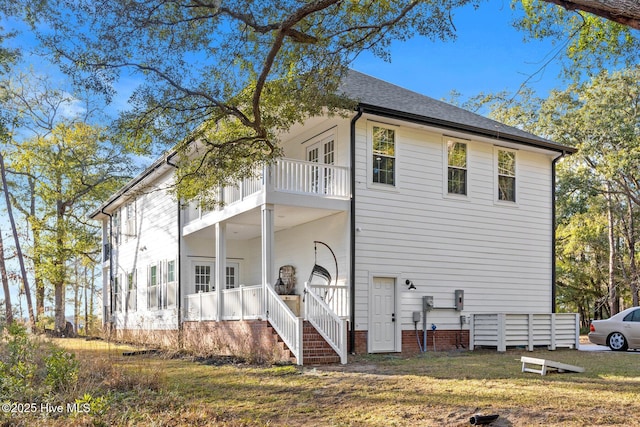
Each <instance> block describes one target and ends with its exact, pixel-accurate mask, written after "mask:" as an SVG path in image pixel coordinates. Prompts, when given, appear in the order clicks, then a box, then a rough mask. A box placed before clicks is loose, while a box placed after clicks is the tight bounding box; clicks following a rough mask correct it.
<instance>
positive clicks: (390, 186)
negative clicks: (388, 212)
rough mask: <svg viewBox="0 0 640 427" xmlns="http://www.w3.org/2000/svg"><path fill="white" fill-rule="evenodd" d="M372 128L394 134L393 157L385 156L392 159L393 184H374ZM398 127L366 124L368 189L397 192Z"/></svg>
mask: <svg viewBox="0 0 640 427" xmlns="http://www.w3.org/2000/svg"><path fill="white" fill-rule="evenodd" d="M374 128H382V129H388V130H392V131H393V132H394V140H393V142H394V155H393V156H385V157H392V158H393V184H386V183H382V182H374V181H373V179H374V173H373V167H374V164H373V162H374V159H373V156H374V154H375V153H374V152H373V132H374ZM398 131H399V127H398V126H394V125H390V124H387V123H380V122H376V121H371V120H370V121H368V122H367V185H368V186H369V187H370V188H375V189H380V190H389V191H397V190H398V188H399V170H400V168H399V164H398V158H399V157H400V156H399V143H398V140H399V135H398V133H399V132H398Z"/></svg>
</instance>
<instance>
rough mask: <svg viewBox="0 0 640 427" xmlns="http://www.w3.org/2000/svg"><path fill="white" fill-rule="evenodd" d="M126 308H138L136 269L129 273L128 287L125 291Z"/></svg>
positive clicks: (130, 309)
mask: <svg viewBox="0 0 640 427" xmlns="http://www.w3.org/2000/svg"><path fill="white" fill-rule="evenodd" d="M124 294H125V295H126V299H125V301H124V304H123V305H124V309H125V310H126V311H136V310H137V309H138V278H137V273H136V270H135V269H134V270H133V271H131V272H129V273H127V289H126V292H125V293H124Z"/></svg>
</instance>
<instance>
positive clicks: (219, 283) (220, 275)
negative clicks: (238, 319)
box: [214, 222, 227, 321]
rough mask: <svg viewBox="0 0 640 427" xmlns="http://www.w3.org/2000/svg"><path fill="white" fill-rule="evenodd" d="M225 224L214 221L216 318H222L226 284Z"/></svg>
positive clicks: (218, 319)
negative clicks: (223, 291) (223, 295)
mask: <svg viewBox="0 0 640 427" xmlns="http://www.w3.org/2000/svg"><path fill="white" fill-rule="evenodd" d="M226 231H227V225H226V224H224V223H221V222H217V223H216V271H215V282H214V283H215V284H216V294H217V296H218V298H217V300H218V307H217V308H218V310H217V311H218V312H217V314H216V320H217V321H220V320H222V314H223V313H224V311H223V310H224V300H223V297H222V290H223V289H224V288H225V287H226V284H227V241H226V239H227V236H226V234H227V233H226Z"/></svg>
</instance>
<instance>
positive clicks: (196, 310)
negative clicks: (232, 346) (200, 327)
mask: <svg viewBox="0 0 640 427" xmlns="http://www.w3.org/2000/svg"><path fill="white" fill-rule="evenodd" d="M186 302H187V304H186V307H185V320H196V321H202V320H216V318H217V317H218V294H217V293H216V292H199V293H197V294H191V295H187V301H186Z"/></svg>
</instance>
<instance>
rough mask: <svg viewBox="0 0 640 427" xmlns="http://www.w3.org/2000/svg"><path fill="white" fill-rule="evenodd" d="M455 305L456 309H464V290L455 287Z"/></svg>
mask: <svg viewBox="0 0 640 427" xmlns="http://www.w3.org/2000/svg"><path fill="white" fill-rule="evenodd" d="M455 298H456V302H455V307H456V310H457V311H462V310H464V291H463V290H462V289H456V291H455Z"/></svg>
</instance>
